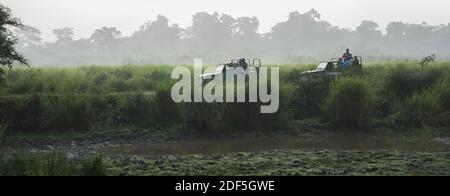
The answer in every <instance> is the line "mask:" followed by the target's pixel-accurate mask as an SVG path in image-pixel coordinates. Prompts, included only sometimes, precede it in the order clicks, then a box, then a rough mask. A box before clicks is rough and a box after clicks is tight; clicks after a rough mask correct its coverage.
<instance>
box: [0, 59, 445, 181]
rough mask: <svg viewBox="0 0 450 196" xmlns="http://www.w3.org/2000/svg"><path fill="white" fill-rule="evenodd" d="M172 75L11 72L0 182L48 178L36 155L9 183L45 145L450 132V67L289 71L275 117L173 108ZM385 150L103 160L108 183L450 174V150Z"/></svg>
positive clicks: (157, 69) (3, 98) (146, 69)
mask: <svg viewBox="0 0 450 196" xmlns="http://www.w3.org/2000/svg"><path fill="white" fill-rule="evenodd" d="M271 66H275V65H271ZM188 67H190V66H188ZM173 68H174V67H173V66H168V65H161V66H150V65H148V66H132V65H126V66H118V67H108V66H86V67H74V68H50V67H49V68H31V69H29V68H16V69H13V70H10V71H8V72H7V74H6V80H5V81H6V82H5V83H3V84H2V85H1V89H0V110H1V112H0V142H1V141H4V142H3V144H1V145H3V146H4V147H3V148H2V149H8V150H1V153H2V154H4V155H2V157H3V158H2V162H1V164H0V167H2V168H3V170H1V168H0V172H1V173H0V175H13V174H19V175H20V174H25V175H39V174H42V170H45V168H46V166H45V165H44V166H42V164H39V162H40V161H42V160H45V156H44V158H42V157H41V158H36V157H32V158H30V159H33V160H36V161H28V162H32V163H34V165H35V166H34V167H35V168H38V169H36V172H34V173H33V171H24V169H21V168H24V167H26V166H22V167H21V168H18V169H17V168H16V169H15V170H17V171H18V172H16V173H8V172H7V170H11V169H4V168H8V167H10V166H8V167H7V165H11V163H12V162H14V161H17V160H19V161H18V162H20V160H23V159H26V158H17V157H16V158H14V157H11V156H9V154H11V151H12V153H13V154H14V153H19V154H22V152H23V151H26V152H35V151H38V152H41V151H42V150H41V146H53V147H58V146H63V147H62V148H57V149H60V150H59V151H62V153H63V154H68V153H69V152H71V151H70V149H71V148H74V147H73V145H72V147H71V143H73V141H76V142H77V143H83V141H85V142H84V143H86V144H83V145H87V146H88V147H91V146H96V145H98V144H101V145H103V146H107V145H110V144H111V143H117V145H119V146H120V145H126V144H127V142H128V143H156V144H158V143H169V144H170V143H175V144H176V143H180V142H184V141H186V140H190V139H195V138H204V137H206V138H208V137H212V138H214V137H215V136H217V135H220V137H228V136H229V137H238V138H239V137H240V138H242V139H245V138H246V137H255V134H256V135H257V136H267V135H271V134H281V135H288V136H292V137H300V138H302V137H304V136H297V135H295V134H300V135H304V134H308V133H309V132H308V131H309V130H316V131H322V130H323V131H326V132H329V133H331V134H337V133H350V134H353V133H368V134H373V133H389V134H391V133H392V134H395V137H396V138H406V140H408V141H410V142H421V141H425V140H426V141H429V139H430V138H431V139H433V138H438V137H442V140H444V141H446V140H447V136H448V134H450V132H449V129H450V63H448V62H441V63H434V64H430V65H429V66H428V67H426V69H425V70H423V71H422V69H421V67H420V65H418V64H415V63H410V62H404V63H402V62H396V63H371V64H367V65H365V69H364V73H363V74H358V75H345V76H339V77H326V76H320V77H314V78H308V79H304V78H303V77H302V74H301V72H302V71H305V70H310V69H313V68H314V65H280V79H281V81H280V86H282V87H283V88H282V89H281V91H280V109H279V110H278V112H277V113H275V114H265V115H264V114H259V107H256V106H258V104H260V103H256V104H250V103H231V104H230V103H228V104H220V103H213V104H207V103H201V104H190V103H184V104H175V103H173V102H172V100H171V98H170V90H171V86H172V84H173V83H174V82H176V81H175V80H172V79H170V71H171V70H172V69H173ZM292 130H295V131H296V133H295V134H294V135H295V136H294V135H293V134H292ZM305 131H306V132H305ZM417 132H420V134H416V133H417ZM246 134H247V135H246ZM411 135H413V136H411ZM319 137H321V135H320V134H319ZM93 138H94V139H93ZM142 138H143V139H142ZM146 138H147V139H148V140H146ZM155 138H156V139H155ZM161 138H162V139H161ZM116 141H120V142H116ZM105 143H108V144H105ZM92 148H93V149H96V147H92ZM36 149H37V150H36ZM68 149H69V150H68ZM88 149H90V148H88ZM382 149H383V148H380V150H377V149H375V150H364V149H362V150H358V149H354V150H337V149H333V147H332V146H331V147H328V148H325V149H320V150H311V149H304V150H302V149H296V150H294V149H292V150H289V149H286V150H271V149H262V150H258V151H256V152H239V149H237V150H235V151H236V152H227V153H220V154H203V155H189V154H188V155H160V156H157V157H155V156H145V155H132V154H128V155H127V154H126V153H125V154H123V153H122V154H120V155H114V154H113V155H111V154H103V155H104V161H105V162H106V164H105V166H104V165H102V166H101V167H102V168H103V167H105V168H106V169H105V172H106V174H108V175H202V174H205V175H450V168H448V165H450V164H449V160H450V159H449V155H448V153H447V152H448V151H447V150H446V148H444V150H442V149H441V150H439V151H434V150H431V146H430V149H427V148H426V147H425V148H423V149H424V150H421V151H415V150H412V151H407V152H405V151H402V150H398V149H396V148H393V149H388V150H382ZM6 151H9V152H6ZM49 151H52V150H49V149H46V150H45V153H48V152H49ZM53 151H55V150H53ZM56 151H58V150H56ZM243 151H245V150H243ZM45 153H44V154H45ZM27 154H28V153H25V155H24V156H28V155H27ZM32 154H33V153H32ZM31 156H33V155H31ZM84 158H87V157H84V155H83V156H81V157H78V158H77V159H84ZM60 159H61V160H60ZM57 160H58V161H63V162H64V161H67V165H68V166H67V167H70V168H69V169H68V170H67V173H70V174H71V175H89V174H91V175H96V174H97V173H95V172H91V173H89V172H86V171H85V170H83V167H82V164H81V163H80V162H79V161H75V162H73V160H65V159H64V158H58V159H57ZM22 162H24V161H22ZM44 162H47V163H48V161H44ZM30 164H31V163H30ZM80 164H81V165H80ZM5 165H6V166H5ZM13 165H14V164H13ZM86 165H89V164H85V166H84V167H85V168H86V167H88V166H86ZM99 167H100V166H99ZM42 168H44V169H42ZM64 171H65V170H64ZM45 174H49V173H43V175H45ZM51 174H54V175H58V174H59V173H51ZM63 174H66V173H63ZM102 174H103V173H102Z"/></svg>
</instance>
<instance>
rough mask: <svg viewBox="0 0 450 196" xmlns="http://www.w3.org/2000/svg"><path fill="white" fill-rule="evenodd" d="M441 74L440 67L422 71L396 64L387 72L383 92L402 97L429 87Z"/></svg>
mask: <svg viewBox="0 0 450 196" xmlns="http://www.w3.org/2000/svg"><path fill="white" fill-rule="evenodd" d="M443 76H444V75H443V72H442V71H441V70H440V69H428V70H425V71H424V72H422V71H420V70H419V69H411V68H406V67H405V66H398V67H395V68H393V69H392V70H390V71H389V72H388V73H387V76H386V78H385V81H386V82H385V86H384V90H385V94H386V95H387V96H394V98H399V99H404V98H406V97H408V96H411V95H413V94H414V93H417V92H421V91H422V90H425V89H427V88H429V87H431V86H432V85H433V84H434V83H435V82H436V81H438V80H439V79H440V78H442V77H443Z"/></svg>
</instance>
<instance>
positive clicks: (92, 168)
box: [80, 157, 106, 176]
mask: <svg viewBox="0 0 450 196" xmlns="http://www.w3.org/2000/svg"><path fill="white" fill-rule="evenodd" d="M80 173H81V175H83V176H105V175H106V169H105V165H104V163H103V159H102V158H101V157H93V158H89V159H85V160H82V161H81V170H80Z"/></svg>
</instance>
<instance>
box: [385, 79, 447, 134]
mask: <svg viewBox="0 0 450 196" xmlns="http://www.w3.org/2000/svg"><path fill="white" fill-rule="evenodd" d="M449 92H450V85H449V83H448V80H441V81H438V82H437V83H436V84H435V85H434V86H432V87H431V88H429V89H427V90H425V91H423V92H421V93H416V94H414V95H412V96H410V97H408V98H406V99H405V100H404V101H402V102H399V103H398V104H397V105H396V106H395V114H394V115H393V117H394V119H395V120H396V122H397V123H399V124H400V125H401V126H404V127H412V128H421V127H425V126H447V125H449V122H450V115H449V114H450V110H449V107H448V97H449V94H450V93H449ZM394 126H398V125H394Z"/></svg>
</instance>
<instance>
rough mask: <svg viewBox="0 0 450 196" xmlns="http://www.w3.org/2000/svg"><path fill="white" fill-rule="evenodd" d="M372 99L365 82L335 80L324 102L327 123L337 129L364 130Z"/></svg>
mask: <svg viewBox="0 0 450 196" xmlns="http://www.w3.org/2000/svg"><path fill="white" fill-rule="evenodd" d="M373 105H374V97H373V93H372V92H371V89H370V88H369V86H368V83H367V82H366V81H365V80H362V79H360V78H354V77H346V78H340V79H337V80H336V81H335V82H334V83H333V84H332V85H331V87H330V94H329V96H328V97H327V99H326V101H325V113H326V117H327V120H328V122H330V124H331V125H332V126H333V127H337V128H364V127H367V126H368V125H369V121H370V118H371V114H372V109H373Z"/></svg>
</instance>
